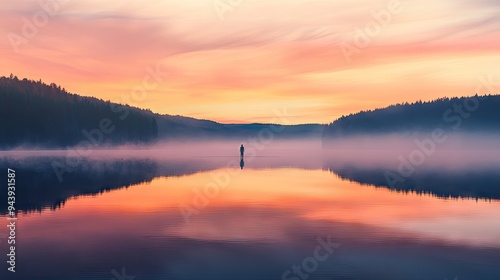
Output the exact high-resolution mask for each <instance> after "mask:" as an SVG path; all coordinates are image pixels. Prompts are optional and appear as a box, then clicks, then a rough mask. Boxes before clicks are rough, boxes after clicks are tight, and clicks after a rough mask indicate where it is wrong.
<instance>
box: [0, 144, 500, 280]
mask: <svg viewBox="0 0 500 280" xmlns="http://www.w3.org/2000/svg"><path fill="white" fill-rule="evenodd" d="M236 148H238V145H236ZM65 160H67V158H66V157H65V152H47V153H44V152H38V153H34V152H26V153H23V152H16V153H10V154H6V155H4V156H3V157H2V159H1V161H0V163H1V164H0V165H1V168H2V169H4V168H7V167H11V168H15V169H16V172H17V179H18V192H17V201H18V204H17V205H18V207H19V208H20V209H21V210H22V211H21V212H20V213H19V214H18V215H19V216H18V217H19V220H18V224H17V253H16V254H17V259H16V261H17V265H16V270H17V272H16V273H15V274H13V273H9V272H7V266H6V265H5V259H6V257H5V254H6V253H7V247H6V242H5V240H6V239H5V237H3V239H2V243H1V244H0V248H1V252H2V256H4V257H3V259H4V261H3V263H4V265H3V267H4V268H3V269H2V271H1V272H0V275H1V279H113V278H114V279H133V278H132V277H133V276H135V278H134V279H135V280H141V279H293V280H297V279H381V280H382V279H384V280H391V279H422V280H423V279H426V280H427V279H440V280H444V279H450V280H451V279H460V280H464V279H474V280H478V279H491V280H498V279H500V266H499V265H498V264H499V263H500V202H499V200H498V197H499V196H498V192H499V190H498V189H499V188H500V185H499V184H498V183H499V182H500V179H499V178H498V177H499V176H500V175H499V174H500V172H498V171H499V170H500V168H498V165H495V164H492V163H491V162H489V163H488V168H485V167H480V168H476V169H471V168H470V167H467V168H465V167H464V166H461V167H460V168H458V169H453V170H449V169H446V170H444V169H443V170H436V168H435V167H432V168H429V169H428V170H427V169H426V168H424V167H422V168H420V169H419V170H418V172H417V173H416V174H415V176H413V177H412V178H408V181H407V182H406V185H405V183H403V184H401V185H400V186H396V187H394V188H389V187H386V186H384V182H382V181H380V178H379V177H380V176H381V175H380V174H381V173H380V172H381V171H380V170H385V169H387V168H388V167H381V166H375V165H374V164H372V163H369V162H364V163H363V164H359V165H355V164H354V163H353V161H352V158H351V160H350V161H344V160H343V158H342V157H341V156H338V157H335V156H332V155H328V156H327V155H325V154H324V153H323V152H321V151H320V150H319V149H315V148H311V149H309V150H308V149H294V148H286V147H285V148H281V149H266V150H265V151H258V153H255V154H247V156H246V158H245V159H244V160H243V161H244V162H241V160H240V158H239V156H237V154H236V156H234V155H233V154H232V151H231V150H230V149H223V150H221V151H216V150H210V151H206V150H205V152H204V153H201V152H199V151H197V150H196V149H187V150H181V152H179V150H178V149H171V150H168V149H167V151H140V150H139V151H120V152H117V151H99V152H95V153H94V154H93V155H91V156H90V157H88V158H84V159H79V162H77V163H75V164H74V165H73V169H72V171H71V172H67V173H65V174H64V175H63V176H62V179H63V180H62V181H59V179H58V178H57V176H56V175H55V172H54V171H53V167H52V165H53V163H54V162H65ZM430 166H432V165H430ZM474 166H476V167H477V166H478V165H477V162H475V163H474ZM242 167H243V168H242ZM464 168H465V169H464ZM468 171H470V172H468ZM437 174H438V175H439V176H438V175H437ZM426 178H427V180H424V179H426ZM428 178H434V179H435V180H434V179H432V180H431V179H428ZM468 178H469V180H472V179H473V181H470V182H469V181H467V180H468ZM471 178H472V179H471ZM422 180H423V181H422ZM464 182H466V183H464ZM467 182H468V183H467ZM474 182H475V183H474ZM490 185H491V186H490ZM454 186H457V187H454ZM485 186H486V187H485ZM495 186H496V189H495ZM474 189H479V190H480V191H477V192H474V191H473V190H474ZM4 191H5V192H6V188H5V187H2V192H4ZM2 197H5V196H4V194H2ZM3 207H5V205H3ZM4 209H5V208H4ZM4 214H5V213H4ZM1 220H2V221H4V222H3V223H5V224H6V223H7V222H6V216H5V215H3V216H2V217H1ZM4 228H5V227H4V226H2V231H0V233H2V234H5V231H4ZM4 252H5V253H4ZM294 266H295V267H294Z"/></svg>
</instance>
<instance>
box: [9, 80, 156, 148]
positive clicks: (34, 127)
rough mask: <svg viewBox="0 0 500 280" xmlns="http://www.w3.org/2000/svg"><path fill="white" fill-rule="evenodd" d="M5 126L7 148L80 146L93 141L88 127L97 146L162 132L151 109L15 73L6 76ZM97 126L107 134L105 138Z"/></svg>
mask: <svg viewBox="0 0 500 280" xmlns="http://www.w3.org/2000/svg"><path fill="white" fill-rule="evenodd" d="M104 119H107V120H105V121H104V123H102V124H101V122H102V121H103V120H104ZM101 125H103V126H102V127H104V130H105V131H103V130H102V127H101ZM111 129H112V132H110V130H111ZM0 130H1V131H2V133H1V134H0V148H4V149H5V148H12V147H15V146H19V145H28V146H32V145H43V146H45V147H68V146H74V145H77V144H78V143H79V142H81V141H83V140H88V138H89V137H87V136H86V135H85V133H84V132H83V131H84V130H85V131H87V132H88V134H89V135H91V137H90V138H91V139H94V141H90V142H92V143H91V144H117V143H120V144H122V143H144V142H150V141H152V140H155V139H156V138H157V134H158V133H157V124H156V118H155V116H154V115H153V114H152V113H151V112H150V111H146V110H141V109H138V108H133V107H130V106H127V105H119V104H115V103H111V102H109V101H108V102H105V101H103V100H100V99H97V98H92V97H83V96H78V95H76V94H70V93H68V92H67V91H66V90H65V89H64V88H61V87H60V86H58V85H56V84H50V85H47V84H45V83H43V82H42V81H33V80H27V79H22V80H20V79H18V78H17V77H15V76H13V75H11V76H10V77H0ZM96 130H101V133H102V132H104V133H103V136H104V137H102V139H101V137H100V133H97V132H96Z"/></svg>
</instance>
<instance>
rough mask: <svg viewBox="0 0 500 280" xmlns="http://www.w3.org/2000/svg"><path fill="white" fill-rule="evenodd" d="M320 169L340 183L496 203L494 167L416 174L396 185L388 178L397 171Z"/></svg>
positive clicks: (498, 178)
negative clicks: (337, 179)
mask: <svg viewBox="0 0 500 280" xmlns="http://www.w3.org/2000/svg"><path fill="white" fill-rule="evenodd" d="M324 168H326V169H328V170H329V171H330V172H332V173H334V174H337V175H338V176H339V177H340V178H342V179H346V180H349V181H352V182H357V183H360V184H362V185H368V186H375V187H384V188H388V189H391V190H394V191H397V192H404V193H408V192H410V193H417V194H431V195H434V196H437V197H441V198H473V199H485V200H491V199H495V200H498V199H500V173H499V172H498V171H499V169H498V167H492V168H489V169H484V168H483V169H476V170H460V171H443V170H417V171H416V172H415V173H414V174H412V175H411V176H409V177H406V178H404V180H402V181H397V182H392V181H391V179H392V178H391V175H390V174H398V171H397V170H390V169H389V170H388V169H383V168H377V167H373V168H364V167H359V166H358V167H355V166H347V165H345V166H341V165H339V164H335V163H330V164H326V165H325V167H324Z"/></svg>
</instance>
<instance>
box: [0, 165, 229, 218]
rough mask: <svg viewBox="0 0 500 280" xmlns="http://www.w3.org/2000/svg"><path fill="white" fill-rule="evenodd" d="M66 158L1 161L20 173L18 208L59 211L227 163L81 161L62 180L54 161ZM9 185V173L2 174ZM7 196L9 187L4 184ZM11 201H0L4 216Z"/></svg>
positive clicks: (20, 209) (28, 210) (17, 179)
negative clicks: (83, 199) (74, 200)
mask: <svg viewBox="0 0 500 280" xmlns="http://www.w3.org/2000/svg"><path fill="white" fill-rule="evenodd" d="M65 160H66V158H64V157H25V158H17V159H15V158H10V157H6V158H0V169H1V170H7V168H10V169H14V170H15V171H16V185H17V186H19V187H18V188H16V209H17V210H18V211H20V212H32V211H35V212H38V211H41V210H43V209H46V208H47V209H52V210H55V209H58V208H60V207H62V206H63V205H64V204H65V202H66V200H68V199H69V198H71V197H78V196H84V195H98V194H102V193H105V192H108V191H111V190H115V189H120V188H127V187H129V186H132V185H136V184H140V183H148V182H151V181H152V180H153V179H154V178H158V177H175V176H183V175H189V174H193V173H196V172H200V171H206V170H212V169H216V168H221V167H223V166H224V161H219V162H203V161H200V160H197V159H194V158H188V159H176V160H168V161H158V160H150V159H145V158H112V159H105V160H103V159H100V160H97V159H92V158H81V159H80V163H79V164H78V165H77V166H76V167H74V168H72V169H71V172H67V173H65V174H64V176H63V177H62V180H59V178H58V176H57V175H56V173H55V172H54V170H53V167H52V164H53V162H54V161H58V162H64V161H65ZM0 179H2V180H4V181H5V182H7V173H6V172H5V173H2V174H0ZM0 191H2V192H4V193H7V184H1V185H0ZM7 206H8V204H7V199H5V201H4V200H2V201H0V214H5V213H6V212H7Z"/></svg>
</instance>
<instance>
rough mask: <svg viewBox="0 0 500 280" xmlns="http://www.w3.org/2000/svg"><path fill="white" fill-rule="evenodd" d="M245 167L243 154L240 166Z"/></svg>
mask: <svg viewBox="0 0 500 280" xmlns="http://www.w3.org/2000/svg"><path fill="white" fill-rule="evenodd" d="M243 167H245V160H244V158H243V156H241V159H240V168H241V169H243Z"/></svg>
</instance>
